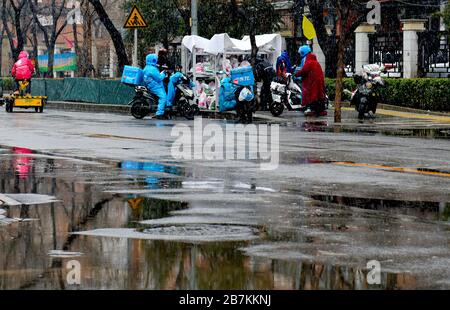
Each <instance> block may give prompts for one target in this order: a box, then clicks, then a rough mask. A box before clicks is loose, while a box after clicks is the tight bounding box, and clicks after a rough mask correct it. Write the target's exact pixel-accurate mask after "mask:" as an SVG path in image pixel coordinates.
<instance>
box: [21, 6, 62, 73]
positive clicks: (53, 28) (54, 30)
mask: <svg viewBox="0 0 450 310" xmlns="http://www.w3.org/2000/svg"><path fill="white" fill-rule="evenodd" d="M29 2H30V7H31V11H32V13H33V19H34V22H35V23H36V24H37V25H38V27H39V29H41V31H42V33H43V35H44V41H45V45H46V46H47V53H48V73H47V74H48V76H49V77H53V65H54V59H55V45H56V40H57V39H58V37H59V35H60V34H61V32H62V31H63V29H64V28H65V27H66V26H67V19H64V21H63V22H62V23H59V21H60V20H61V17H63V13H64V9H65V5H66V0H61V1H58V3H57V1H56V0H51V4H50V6H49V7H47V6H44V7H42V6H39V4H38V2H37V0H30V1H29ZM40 14H49V15H48V16H51V23H50V25H49V26H43V25H42V23H41V21H40V20H39V18H38V15H40Z"/></svg>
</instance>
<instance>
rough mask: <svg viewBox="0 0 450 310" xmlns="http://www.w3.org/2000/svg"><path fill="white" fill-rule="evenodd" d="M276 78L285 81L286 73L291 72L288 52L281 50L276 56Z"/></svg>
mask: <svg viewBox="0 0 450 310" xmlns="http://www.w3.org/2000/svg"><path fill="white" fill-rule="evenodd" d="M276 67H277V80H278V82H280V83H281V82H286V73H292V65H291V59H290V58H289V53H288V52H287V51H283V53H281V55H280V56H279V57H278V58H277V66H276Z"/></svg>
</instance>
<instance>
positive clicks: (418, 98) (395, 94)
mask: <svg viewBox="0 0 450 310" xmlns="http://www.w3.org/2000/svg"><path fill="white" fill-rule="evenodd" d="M325 84H326V88H327V92H328V96H329V97H330V98H331V100H334V97H335V94H336V82H335V80H334V79H326V81H325ZM355 87H356V85H355V82H354V81H353V79H352V78H345V79H344V89H348V90H352V91H353V90H354V89H355ZM380 94H381V100H380V101H381V102H382V103H385V104H391V105H396V106H402V107H408V108H414V109H421V110H430V111H442V112H449V111H450V79H445V78H442V79H437V78H423V79H392V78H391V79H386V87H385V88H383V89H381V91H380ZM348 99H349V98H345V96H344V98H343V100H348Z"/></svg>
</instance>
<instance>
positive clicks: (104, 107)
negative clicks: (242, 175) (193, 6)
mask: <svg viewBox="0 0 450 310" xmlns="http://www.w3.org/2000/svg"><path fill="white" fill-rule="evenodd" d="M46 108H49V109H55V110H66V111H75V112H100V113H113V114H125V115H128V114H130V107H129V106H128V105H117V104H96V103H83V102H68V101H48V102H47V105H46ZM200 115H201V116H203V117H205V118H211V119H236V113H235V112H224V113H220V112H217V111H211V110H200ZM254 119H255V120H257V121H272V122H284V121H286V120H285V119H282V118H277V117H272V116H267V115H261V114H254Z"/></svg>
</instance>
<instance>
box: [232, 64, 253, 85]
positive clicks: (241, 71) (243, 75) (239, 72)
mask: <svg viewBox="0 0 450 310" xmlns="http://www.w3.org/2000/svg"><path fill="white" fill-rule="evenodd" d="M231 80H232V81H233V83H234V84H237V85H240V86H253V85H254V84H255V76H254V75H253V68H252V67H241V68H236V69H233V70H231Z"/></svg>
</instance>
